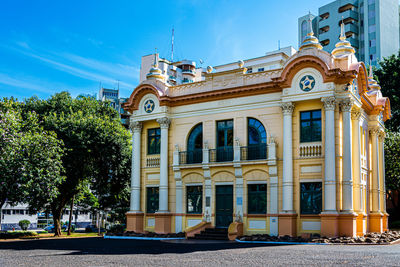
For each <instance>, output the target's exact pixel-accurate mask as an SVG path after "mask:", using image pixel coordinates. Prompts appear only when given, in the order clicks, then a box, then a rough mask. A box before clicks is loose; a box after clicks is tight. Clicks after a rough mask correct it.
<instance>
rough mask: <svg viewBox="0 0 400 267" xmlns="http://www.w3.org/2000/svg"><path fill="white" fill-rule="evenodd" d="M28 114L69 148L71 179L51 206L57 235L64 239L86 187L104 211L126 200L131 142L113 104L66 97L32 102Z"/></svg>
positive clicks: (67, 161) (65, 160) (66, 162)
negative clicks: (65, 219)
mask: <svg viewBox="0 0 400 267" xmlns="http://www.w3.org/2000/svg"><path fill="white" fill-rule="evenodd" d="M26 109H27V110H34V111H36V112H37V113H38V114H39V116H40V117H41V119H42V121H43V123H42V124H43V126H44V128H45V129H46V130H49V131H54V132H55V133H56V134H57V137H58V138H59V139H61V140H62V141H63V143H64V146H65V154H64V155H63V156H62V163H63V167H64V169H65V174H66V175H65V176H66V179H65V180H64V181H63V182H62V183H61V184H60V185H59V186H58V191H59V194H58V195H57V197H56V198H55V200H54V201H53V202H52V204H51V211H52V214H53V220H54V226H55V235H56V236H59V235H61V228H60V219H61V215H62V211H63V209H64V208H65V206H66V205H67V204H68V203H70V201H71V200H72V198H73V197H74V196H76V195H77V194H78V193H79V192H80V190H81V189H82V188H83V185H84V184H89V186H90V189H91V192H92V193H93V194H94V195H95V196H96V197H97V199H98V201H99V206H100V208H102V209H106V208H110V207H112V206H113V205H115V204H116V203H117V202H119V201H120V199H121V198H122V197H123V195H121V192H124V190H125V187H128V186H129V176H130V175H129V174H130V168H129V166H130V160H131V153H130V150H131V143H130V140H131V138H130V133H129V131H128V130H126V129H125V128H124V127H123V126H122V125H121V122H120V119H119V115H118V113H117V112H116V111H115V110H114V109H113V108H111V107H110V105H109V103H104V102H100V101H97V100H95V99H93V98H87V97H79V98H77V99H73V98H72V97H71V96H70V95H69V93H67V92H62V93H58V94H55V95H54V96H52V97H51V98H49V99H47V100H39V99H37V98H31V99H29V100H27V101H26Z"/></svg>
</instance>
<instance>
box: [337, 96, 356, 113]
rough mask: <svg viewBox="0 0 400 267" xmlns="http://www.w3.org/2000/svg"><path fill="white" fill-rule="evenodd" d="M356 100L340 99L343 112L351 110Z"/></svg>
mask: <svg viewBox="0 0 400 267" xmlns="http://www.w3.org/2000/svg"><path fill="white" fill-rule="evenodd" d="M353 103H354V101H353V100H352V99H350V98H346V99H343V100H342V101H340V107H341V108H342V111H343V112H350V111H351V108H352V107H353Z"/></svg>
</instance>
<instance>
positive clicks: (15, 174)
mask: <svg viewBox="0 0 400 267" xmlns="http://www.w3.org/2000/svg"><path fill="white" fill-rule="evenodd" d="M21 107H22V105H21V103H19V102H17V101H15V100H14V99H6V98H4V99H3V100H2V101H0V173H1V175H0V208H1V207H2V206H3V204H4V203H5V202H6V201H8V202H9V203H10V204H16V203H18V202H24V203H28V204H29V209H30V210H31V211H32V212H33V211H38V210H40V209H43V208H46V207H47V206H48V205H49V203H50V202H52V201H53V200H54V199H55V198H56V197H57V195H58V190H57V187H58V186H59V185H60V184H61V183H62V181H63V176H62V173H63V168H62V163H61V156H62V155H63V149H62V145H63V144H62V142H61V141H59V140H58V139H57V138H56V135H55V133H54V132H50V131H46V130H44V129H43V127H42V126H40V122H39V116H38V115H37V114H36V113H34V112H25V113H22V112H21Z"/></svg>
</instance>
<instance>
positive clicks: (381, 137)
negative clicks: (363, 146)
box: [378, 131, 386, 142]
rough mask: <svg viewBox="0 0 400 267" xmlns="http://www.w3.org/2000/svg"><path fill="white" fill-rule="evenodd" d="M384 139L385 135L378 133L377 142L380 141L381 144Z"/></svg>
mask: <svg viewBox="0 0 400 267" xmlns="http://www.w3.org/2000/svg"><path fill="white" fill-rule="evenodd" d="M385 137H386V133H385V132H384V131H379V133H378V138H379V141H381V142H383V141H385Z"/></svg>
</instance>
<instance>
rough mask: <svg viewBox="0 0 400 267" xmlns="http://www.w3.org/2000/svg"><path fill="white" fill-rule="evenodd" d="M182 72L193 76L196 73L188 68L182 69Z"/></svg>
mask: <svg viewBox="0 0 400 267" xmlns="http://www.w3.org/2000/svg"><path fill="white" fill-rule="evenodd" d="M182 74H189V75H192V76H195V75H196V74H195V73H194V71H193V70H190V69H186V70H182Z"/></svg>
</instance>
